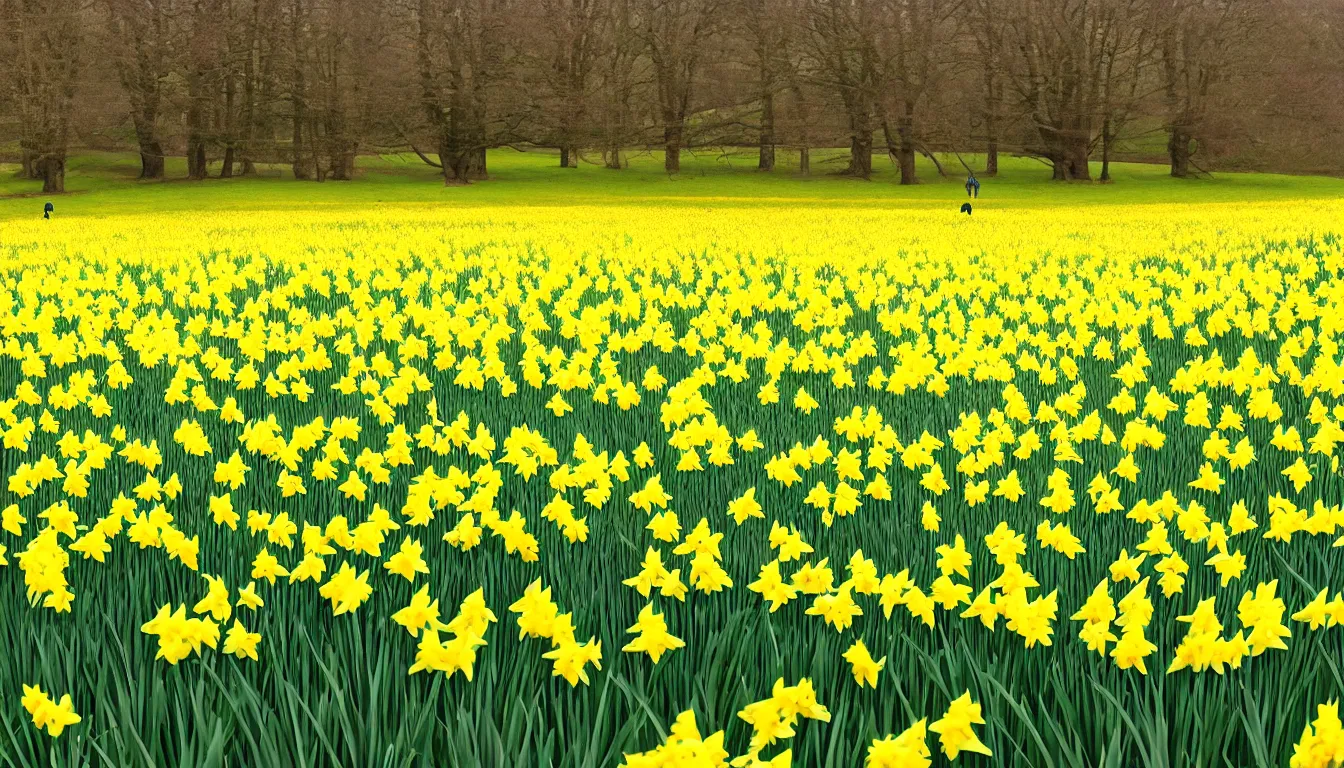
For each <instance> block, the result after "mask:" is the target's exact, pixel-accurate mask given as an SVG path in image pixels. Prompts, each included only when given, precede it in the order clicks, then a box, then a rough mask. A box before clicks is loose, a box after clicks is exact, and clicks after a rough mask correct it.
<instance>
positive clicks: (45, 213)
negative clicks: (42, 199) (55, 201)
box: [42, 202, 56, 219]
mask: <svg viewBox="0 0 1344 768" xmlns="http://www.w3.org/2000/svg"><path fill="white" fill-rule="evenodd" d="M55 210H56V206H54V205H52V204H51V203H50V202H48V203H47V204H46V206H44V207H43V208H42V218H44V219H50V218H51V214H52V212H53V211H55Z"/></svg>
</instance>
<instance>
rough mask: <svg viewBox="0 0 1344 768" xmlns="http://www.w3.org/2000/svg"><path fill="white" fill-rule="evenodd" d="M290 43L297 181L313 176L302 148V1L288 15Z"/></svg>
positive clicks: (305, 111)
mask: <svg viewBox="0 0 1344 768" xmlns="http://www.w3.org/2000/svg"><path fill="white" fill-rule="evenodd" d="M290 22H291V27H290V44H291V45H292V46H293V51H294V69H293V72H292V73H291V76H292V80H291V85H290V102H291V104H292V105H293V112H294V115H293V119H294V125H293V128H294V133H293V145H292V151H293V152H294V160H293V162H292V163H291V166H290V167H291V168H293V170H294V178H295V179H297V180H299V181H307V180H309V179H311V178H313V172H314V168H313V167H312V164H311V163H310V162H309V160H308V157H307V156H306V153H305V148H304V141H303V139H304V132H303V126H304V125H305V123H306V122H307V120H308V104H307V93H306V90H307V89H306V86H305V83H304V73H303V35H302V29H303V3H301V2H299V1H298V0H295V3H294V12H293V14H291V17H290Z"/></svg>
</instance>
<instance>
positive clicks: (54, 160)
mask: <svg viewBox="0 0 1344 768" xmlns="http://www.w3.org/2000/svg"><path fill="white" fill-rule="evenodd" d="M38 169H39V170H40V171H41V173H42V191H43V192H50V193H61V192H64V191H65V154H64V153H60V154H50V155H47V156H46V157H44V158H42V159H41V160H40V161H38Z"/></svg>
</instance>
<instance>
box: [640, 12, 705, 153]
mask: <svg viewBox="0 0 1344 768" xmlns="http://www.w3.org/2000/svg"><path fill="white" fill-rule="evenodd" d="M719 11H720V3H719V2H718V0H639V5H638V12H637V18H638V19H639V23H638V26H637V27H636V29H637V30H638V33H639V35H640V37H641V38H642V39H643V41H644V45H645V47H646V50H647V52H648V56H649V60H650V61H651V63H652V65H653V76H654V82H655V85H656V86H657V103H656V111H657V116H658V119H659V122H660V124H661V127H662V132H663V151H664V155H663V167H664V168H665V169H666V170H667V172H668V173H677V172H678V171H680V170H681V150H682V147H683V146H684V145H685V142H686V121H687V118H689V117H690V115H691V110H692V107H693V105H694V102H693V98H694V96H695V89H696V78H697V77H698V76H699V74H700V67H701V64H702V61H701V56H702V55H703V53H704V50H705V47H706V46H707V44H708V41H709V39H710V37H711V36H712V35H714V34H716V33H717V32H718V30H719V27H720V25H721V23H722V19H721V18H720V16H719Z"/></svg>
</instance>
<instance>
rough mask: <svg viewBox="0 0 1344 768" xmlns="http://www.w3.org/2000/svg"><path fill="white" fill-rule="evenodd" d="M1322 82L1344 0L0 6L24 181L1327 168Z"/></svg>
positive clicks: (20, 0)
mask: <svg viewBox="0 0 1344 768" xmlns="http://www.w3.org/2000/svg"><path fill="white" fill-rule="evenodd" d="M1341 85H1344V0H0V147H7V148H8V149H7V151H4V152H0V155H2V156H0V159H2V160H8V161H11V162H15V163H18V164H19V166H20V173H21V174H23V175H26V176H28V177H30V178H34V179H42V180H43V181H44V189H46V190H47V191H61V190H62V189H63V188H64V174H65V161H66V156H67V153H68V152H70V151H71V148H72V147H98V148H117V147H128V146H135V147H138V149H139V152H140V156H141V162H142V175H143V177H145V178H160V177H162V176H163V174H164V157H165V156H166V155H173V154H175V155H185V156H186V159H187V167H188V175H189V176H190V177H191V178H197V179H198V178H204V177H205V176H206V174H207V172H208V169H209V167H210V166H211V164H212V163H217V164H218V166H219V168H220V174H221V175H224V176H230V175H238V174H248V173H252V172H254V171H255V167H256V165H257V164H258V163H277V162H282V163H287V164H290V165H291V166H292V168H293V172H294V176H295V177H296V178H298V179H313V180H323V179H344V178H348V177H349V176H350V175H351V173H352V172H353V168H354V158H355V157H356V155H358V154H360V153H362V152H388V151H413V152H415V153H416V154H417V155H418V156H419V157H420V158H421V159H422V160H424V162H426V163H429V164H431V165H433V166H435V167H440V168H442V173H443V178H444V180H445V182H448V183H465V182H466V181H468V180H471V179H474V178H481V177H484V176H485V174H486V173H487V168H486V160H485V158H486V150H487V149H490V148H494V147H502V146H511V145H512V146H521V145H530V146H542V147H551V148H555V149H558V150H559V152H558V154H559V165H561V166H566V167H571V166H576V165H577V164H578V163H580V162H592V163H600V164H603V165H606V166H607V167H610V168H613V169H619V168H621V167H622V166H623V164H624V161H625V158H624V153H625V152H627V151H628V150H630V149H631V148H639V149H643V148H655V149H659V150H662V151H663V153H664V156H665V158H666V159H665V162H666V167H667V170H668V171H669V172H676V171H677V170H679V163H680V153H681V152H682V150H683V149H693V148H696V147H708V146H722V145H736V146H743V145H751V146H753V147H759V162H758V165H759V167H760V168H761V169H762V170H765V171H769V170H772V169H773V168H774V165H775V158H776V156H777V154H778V153H780V152H791V153H797V163H796V165H797V167H798V168H799V170H800V171H801V172H803V173H808V172H811V170H812V168H811V158H810V155H809V150H810V149H812V148H815V147H836V146H845V147H848V148H849V150H850V151H849V155H848V163H847V164H846V165H845V166H843V167H841V166H836V167H835V168H834V170H843V172H845V173H849V174H853V175H856V176H862V177H867V176H868V175H869V174H870V173H871V171H872V162H873V157H874V155H875V154H876V155H877V156H879V157H880V156H882V155H884V154H885V155H888V156H889V157H890V158H891V161H892V162H893V163H894V164H895V165H896V166H897V167H899V169H900V178H901V183H914V182H915V181H916V178H915V171H916V162H915V161H916V158H917V157H918V156H920V155H921V154H922V155H926V156H928V157H929V158H930V159H932V160H934V162H935V163H936V162H938V161H937V160H936V159H935V158H937V157H938V155H939V153H946V152H974V153H976V154H977V155H980V156H982V157H984V158H985V160H984V163H983V164H982V165H979V166H978V167H976V168H975V170H976V172H977V173H984V174H987V175H992V174H993V173H995V171H996V168H997V162H998V155H999V153H1001V152H1004V153H1010V154H1014V155H1023V156H1030V157H1036V158H1039V159H1041V160H1042V161H1043V162H1044V164H1045V165H1046V166H1048V167H1049V169H1050V171H1051V172H1052V173H1053V177H1054V178H1056V179H1061V180H1076V179H1084V180H1085V179H1090V178H1091V177H1092V176H1091V170H1090V168H1089V160H1091V161H1096V160H1100V161H1101V163H1102V166H1101V175H1102V177H1103V178H1105V177H1106V176H1107V175H1108V170H1109V168H1108V166H1109V161H1110V160H1111V159H1112V157H1114V156H1115V155H1116V153H1117V152H1119V151H1121V150H1122V149H1123V148H1126V147H1147V148H1149V150H1150V152H1152V151H1153V150H1156V151H1157V152H1161V153H1162V154H1163V155H1164V156H1165V157H1166V159H1167V161H1168V162H1169V163H1170V166H1171V173H1172V175H1174V176H1188V175H1193V174H1198V173H1200V172H1201V171H1203V170H1207V169H1211V168H1215V167H1220V168H1225V167H1239V168H1261V169H1272V170H1284V171H1308V170H1309V171H1335V170H1339V169H1340V168H1344V130H1342V129H1341V126H1344V99H1341V98H1339V94H1340V87H1341ZM790 165H794V163H790ZM958 165H960V164H958ZM819 170H821V169H819ZM826 170H831V169H829V168H828V169H826ZM954 170H955V171H956V172H958V173H960V172H962V171H963V169H961V168H960V167H958V168H956V169H954Z"/></svg>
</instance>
